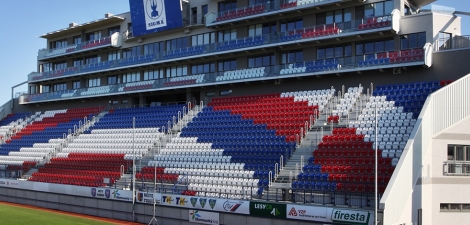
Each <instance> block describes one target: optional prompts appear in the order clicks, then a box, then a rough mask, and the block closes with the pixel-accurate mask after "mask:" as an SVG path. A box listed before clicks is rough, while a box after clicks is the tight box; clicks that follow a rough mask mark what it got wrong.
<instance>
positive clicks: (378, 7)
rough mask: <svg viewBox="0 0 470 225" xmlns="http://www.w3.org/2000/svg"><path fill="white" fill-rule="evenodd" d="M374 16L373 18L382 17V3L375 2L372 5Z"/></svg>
mask: <svg viewBox="0 0 470 225" xmlns="http://www.w3.org/2000/svg"><path fill="white" fill-rule="evenodd" d="M374 10H375V15H374V16H383V15H384V3H383V2H377V3H375V4H374Z"/></svg>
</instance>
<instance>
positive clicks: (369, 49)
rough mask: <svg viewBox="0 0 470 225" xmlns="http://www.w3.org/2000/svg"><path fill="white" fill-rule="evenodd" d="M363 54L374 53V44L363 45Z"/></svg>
mask: <svg viewBox="0 0 470 225" xmlns="http://www.w3.org/2000/svg"><path fill="white" fill-rule="evenodd" d="M364 53H365V54H369V53H374V43H366V44H365V45H364Z"/></svg>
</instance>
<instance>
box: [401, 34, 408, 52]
mask: <svg viewBox="0 0 470 225" xmlns="http://www.w3.org/2000/svg"><path fill="white" fill-rule="evenodd" d="M408 48H409V43H408V35H403V36H401V49H408Z"/></svg>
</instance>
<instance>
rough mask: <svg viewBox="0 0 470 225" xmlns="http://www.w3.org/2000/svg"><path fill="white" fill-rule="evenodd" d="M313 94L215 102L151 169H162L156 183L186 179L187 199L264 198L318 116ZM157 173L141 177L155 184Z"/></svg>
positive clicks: (244, 98) (157, 159) (236, 98)
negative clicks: (264, 191)
mask: <svg viewBox="0 0 470 225" xmlns="http://www.w3.org/2000/svg"><path fill="white" fill-rule="evenodd" d="M314 93H316V92H315V91H310V92H305V94H306V95H305V98H306V99H307V100H303V99H302V98H301V97H303V96H302V95H300V94H299V95H297V93H295V96H296V97H293V96H294V93H292V96H290V94H291V93H283V94H282V97H281V96H280V95H279V94H274V95H257V96H243V97H231V98H216V99H213V100H212V102H210V103H209V104H208V107H205V108H204V109H203V110H202V112H200V113H198V115H197V117H195V118H194V119H193V121H192V122H190V123H188V125H187V126H186V127H184V128H183V130H182V132H181V133H180V134H178V137H176V138H173V139H172V140H171V142H170V143H168V144H167V145H166V147H165V148H164V149H162V150H161V151H160V154H158V155H156V156H155V157H154V161H150V162H149V164H148V166H149V168H150V167H151V168H154V167H157V173H158V174H161V175H159V176H158V177H157V180H161V179H163V175H165V174H167V175H173V179H176V176H174V174H177V175H179V177H178V179H181V178H182V177H181V176H187V179H189V183H190V184H189V186H188V188H189V190H188V191H187V192H185V194H187V195H201V196H212V197H229V198H242V197H243V196H247V195H250V194H259V193H260V191H261V192H262V188H265V187H267V186H268V185H269V179H270V178H271V179H272V178H273V176H274V175H275V174H276V173H277V172H279V166H280V160H281V159H283V161H286V160H287V158H288V157H289V156H290V155H291V153H292V151H293V150H294V149H295V147H296V142H297V141H298V140H299V138H302V137H303V135H304V134H305V130H304V129H305V128H306V127H308V126H310V123H309V121H310V120H311V119H310V118H311V116H313V115H315V114H318V113H319V112H318V103H315V104H313V101H314V97H317V96H314ZM318 93H319V95H320V93H323V94H325V95H327V93H330V91H326V90H325V91H324V92H321V91H319V92H318ZM307 94H312V96H310V95H307ZM297 97H298V98H297ZM308 97H312V98H310V99H309V98H308ZM295 98H297V99H295ZM309 100H310V102H309ZM318 101H323V100H321V98H319V99H318ZM302 130H304V133H302ZM276 164H277V166H276ZM149 170H150V169H149ZM276 171H277V172H276ZM152 172H153V173H154V172H155V170H154V169H152V170H151V171H150V172H148V173H146V174H141V175H139V177H141V179H145V180H148V181H152V180H153V179H155V178H154V175H153V174H152Z"/></svg>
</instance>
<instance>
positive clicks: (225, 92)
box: [219, 90, 232, 96]
mask: <svg viewBox="0 0 470 225" xmlns="http://www.w3.org/2000/svg"><path fill="white" fill-rule="evenodd" d="M231 93H232V90H225V91H220V93H219V95H220V96H223V95H229V94H231Z"/></svg>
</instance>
